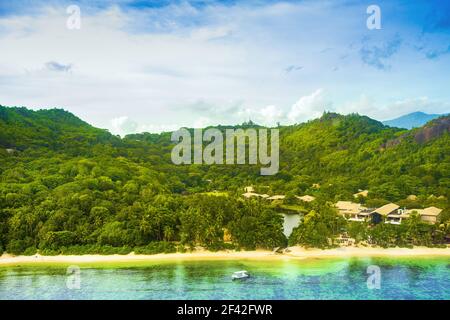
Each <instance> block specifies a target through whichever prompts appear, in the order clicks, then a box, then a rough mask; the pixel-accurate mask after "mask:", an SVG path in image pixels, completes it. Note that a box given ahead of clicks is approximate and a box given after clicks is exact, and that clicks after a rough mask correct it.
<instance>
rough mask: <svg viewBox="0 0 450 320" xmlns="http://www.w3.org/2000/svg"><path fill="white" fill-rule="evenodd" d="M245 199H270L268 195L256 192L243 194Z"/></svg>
mask: <svg viewBox="0 0 450 320" xmlns="http://www.w3.org/2000/svg"><path fill="white" fill-rule="evenodd" d="M242 195H243V196H244V197H245V198H251V197H259V198H264V199H266V198H269V195H268V194H259V193H255V192H246V193H243V194H242Z"/></svg>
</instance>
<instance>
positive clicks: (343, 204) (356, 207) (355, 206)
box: [336, 201, 362, 213]
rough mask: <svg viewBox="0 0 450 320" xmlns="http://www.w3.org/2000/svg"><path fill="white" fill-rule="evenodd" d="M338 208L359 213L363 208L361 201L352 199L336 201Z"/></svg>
mask: <svg viewBox="0 0 450 320" xmlns="http://www.w3.org/2000/svg"><path fill="white" fill-rule="evenodd" d="M336 208H338V209H339V211H344V212H345V213H359V212H360V211H361V209H362V207H361V205H360V204H359V203H354V202H351V201H338V202H336Z"/></svg>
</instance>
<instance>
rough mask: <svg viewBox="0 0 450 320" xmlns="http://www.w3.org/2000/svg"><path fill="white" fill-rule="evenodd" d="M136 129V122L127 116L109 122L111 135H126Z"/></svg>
mask: <svg viewBox="0 0 450 320" xmlns="http://www.w3.org/2000/svg"><path fill="white" fill-rule="evenodd" d="M137 128H138V124H137V122H136V121H134V120H131V119H130V118H128V117H127V116H122V117H118V118H114V119H112V120H111V133H113V134H118V135H121V136H123V135H126V134H128V133H132V132H135V131H136V129H137Z"/></svg>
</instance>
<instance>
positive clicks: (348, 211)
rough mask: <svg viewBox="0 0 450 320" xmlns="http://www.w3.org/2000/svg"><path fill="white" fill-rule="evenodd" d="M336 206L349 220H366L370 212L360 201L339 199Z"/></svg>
mask: <svg viewBox="0 0 450 320" xmlns="http://www.w3.org/2000/svg"><path fill="white" fill-rule="evenodd" d="M336 208H337V209H338V211H339V214H340V215H342V216H344V217H345V218H347V219H348V220H349V221H360V222H362V221H365V220H366V219H367V217H368V215H369V214H370V210H368V209H367V208H365V207H363V206H362V205H361V204H359V203H354V202H351V201H338V202H337V203H336Z"/></svg>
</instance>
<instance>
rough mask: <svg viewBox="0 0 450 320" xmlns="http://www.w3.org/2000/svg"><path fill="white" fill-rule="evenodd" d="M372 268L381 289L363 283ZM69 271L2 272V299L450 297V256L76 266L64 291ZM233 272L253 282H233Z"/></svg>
mask: <svg viewBox="0 0 450 320" xmlns="http://www.w3.org/2000/svg"><path fill="white" fill-rule="evenodd" d="M371 265H376V266H378V267H379V268H380V271H381V284H380V289H370V288H368V286H367V279H368V277H369V276H370V274H368V273H367V267H368V266H371ZM67 267H68V265H63V264H59V265H41V266H15V267H0V299H217V300H222V299H393V300H403V299H450V261H449V259H448V258H414V259H410V258H409V259H406V258H402V259H387V258H345V259H306V260H295V259H286V260H271V261H253V260H231V261H171V262H169V261H165V262H158V263H156V262H146V263H139V264H136V263H134V265H130V264H127V263H116V264H114V265H113V264H102V265H99V264H97V265H95V266H89V265H80V289H68V288H67V285H66V282H67V280H68V277H69V276H68V275H67V274H66V271H67ZM238 270H247V271H249V273H250V274H251V277H250V278H248V279H246V280H243V281H232V280H231V274H232V273H233V272H235V271H238Z"/></svg>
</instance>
